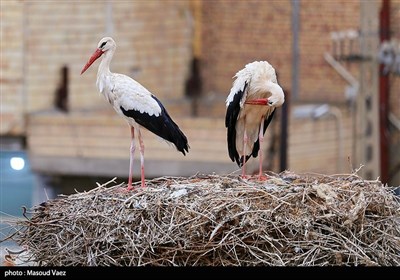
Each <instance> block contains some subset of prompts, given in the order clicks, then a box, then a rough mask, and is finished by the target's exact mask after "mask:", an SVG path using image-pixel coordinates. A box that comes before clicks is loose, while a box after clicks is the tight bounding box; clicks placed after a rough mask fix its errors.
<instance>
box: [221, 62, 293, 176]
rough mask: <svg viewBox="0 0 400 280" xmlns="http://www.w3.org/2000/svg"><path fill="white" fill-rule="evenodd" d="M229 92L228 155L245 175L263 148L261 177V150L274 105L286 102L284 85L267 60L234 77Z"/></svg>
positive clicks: (226, 118)
mask: <svg viewBox="0 0 400 280" xmlns="http://www.w3.org/2000/svg"><path fill="white" fill-rule="evenodd" d="M234 78H236V80H235V81H234V82H233V86H232V88H231V91H230V94H229V95H228V97H227V99H226V107H227V110H226V117H225V126H226V127H227V129H228V132H227V141H228V151H229V157H230V158H231V159H232V161H236V163H237V164H238V165H239V167H240V166H242V177H243V178H245V177H246V174H245V173H246V171H245V163H246V161H247V160H248V159H249V158H250V157H251V156H253V157H257V155H258V152H259V151H260V157H259V158H260V171H259V179H260V180H262V179H265V178H266V177H265V176H263V174H262V149H260V147H261V145H262V142H263V138H264V134H265V130H266V129H267V127H268V125H269V123H270V122H271V120H272V117H273V116H274V113H275V108H276V107H279V106H281V105H282V104H283V102H284V101H285V96H284V93H283V90H282V88H281V87H280V86H279V84H278V81H277V79H276V73H275V69H274V68H273V67H272V66H271V65H270V64H269V63H268V62H267V61H255V62H252V63H249V64H247V65H246V66H245V68H243V69H242V70H240V71H238V72H237V73H236V75H235V76H234Z"/></svg>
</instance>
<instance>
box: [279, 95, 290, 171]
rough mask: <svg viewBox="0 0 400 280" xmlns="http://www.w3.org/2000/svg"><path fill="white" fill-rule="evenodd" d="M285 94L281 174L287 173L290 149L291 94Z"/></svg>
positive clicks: (281, 142)
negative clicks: (288, 150)
mask: <svg viewBox="0 0 400 280" xmlns="http://www.w3.org/2000/svg"><path fill="white" fill-rule="evenodd" d="M284 92H285V103H283V105H282V119H281V139H280V145H279V150H280V151H279V155H280V161H279V172H282V171H285V170H286V169H288V168H287V147H288V126H289V105H290V92H289V91H287V90H284Z"/></svg>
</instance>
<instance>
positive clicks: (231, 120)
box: [225, 83, 247, 166]
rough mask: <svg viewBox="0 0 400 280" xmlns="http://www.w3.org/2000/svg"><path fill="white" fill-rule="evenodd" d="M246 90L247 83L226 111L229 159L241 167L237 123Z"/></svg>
mask: <svg viewBox="0 0 400 280" xmlns="http://www.w3.org/2000/svg"><path fill="white" fill-rule="evenodd" d="M246 88H247V83H245V85H244V87H243V90H241V91H239V92H237V93H236V94H235V96H234V97H233V100H232V101H231V103H229V105H228V108H227V109H226V116H225V127H227V128H228V132H227V142H228V152H229V157H230V158H231V160H232V161H236V163H237V164H238V165H239V166H241V160H240V157H239V154H238V152H237V150H236V121H237V119H238V116H239V112H240V101H241V99H242V97H243V94H244V93H245V92H246Z"/></svg>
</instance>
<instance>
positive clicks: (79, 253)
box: [12, 172, 400, 266]
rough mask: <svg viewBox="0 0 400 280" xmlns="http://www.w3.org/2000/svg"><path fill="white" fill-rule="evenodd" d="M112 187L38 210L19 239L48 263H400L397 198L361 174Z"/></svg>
mask: <svg viewBox="0 0 400 280" xmlns="http://www.w3.org/2000/svg"><path fill="white" fill-rule="evenodd" d="M113 182H114V181H110V182H108V183H107V184H108V185H110V183H113ZM107 184H105V185H102V186H100V185H99V186H98V187H97V188H95V189H92V190H90V191H87V192H81V193H76V194H73V195H68V196H64V195H62V196H60V197H58V198H56V199H53V200H49V201H47V202H45V203H42V204H41V205H38V206H36V207H34V208H33V209H31V211H32V212H31V217H30V218H29V219H26V220H23V221H20V222H18V226H19V227H20V228H19V230H18V232H17V233H16V234H15V235H13V236H12V239H13V240H15V241H16V242H17V243H18V244H19V245H21V246H24V247H26V248H27V250H28V252H29V256H30V259H29V261H34V262H36V263H37V264H38V265H42V266H71V265H72V266H76V265H83V266H96V265H99V266H109V265H112V266H114V265H118V266H119V265H120V266H138V265H157V266H193V265H199V266H200V265H201V266H204V265H207V266H219V265H223V266H239V265H241V266H254V265H273V266H277V265H278V266H284V265H285V266H294V265H296V266H310V265H318V266H325V265H351V266H354V265H383V266H391V265H400V219H399V209H400V203H399V201H398V198H397V197H396V196H395V195H394V194H393V192H392V190H390V189H389V188H388V187H386V186H383V185H382V183H381V182H379V181H367V180H363V179H362V178H360V177H359V176H357V175H356V174H349V175H341V176H339V175H336V176H322V175H317V174H314V175H302V176H299V175H295V174H293V173H289V172H283V173H281V174H273V175H271V176H270V178H269V180H267V181H261V182H260V181H258V180H257V179H251V180H242V179H241V178H240V177H239V176H236V175H235V176H233V175H228V176H219V175H196V176H194V177H191V178H175V177H163V178H157V179H154V180H151V181H148V182H147V187H146V188H141V187H140V186H139V185H137V187H136V188H135V189H134V190H133V191H125V190H124V189H123V188H122V187H123V185H122V184H120V185H115V186H111V187H108V186H107Z"/></svg>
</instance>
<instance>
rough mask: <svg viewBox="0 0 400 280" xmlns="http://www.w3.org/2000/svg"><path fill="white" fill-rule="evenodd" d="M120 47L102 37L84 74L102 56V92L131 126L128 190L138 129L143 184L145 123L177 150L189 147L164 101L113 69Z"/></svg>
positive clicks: (99, 77) (100, 69) (85, 67)
mask: <svg viewBox="0 0 400 280" xmlns="http://www.w3.org/2000/svg"><path fill="white" fill-rule="evenodd" d="M116 48H117V45H116V44H115V41H114V40H113V39H112V38H110V37H105V38H103V39H101V40H100V42H99V44H98V46H97V49H96V51H95V52H94V53H93V54H92V56H91V57H90V59H89V61H88V62H87V63H86V65H85V66H84V67H83V69H82V72H81V74H83V73H84V72H85V71H86V70H87V69H88V68H89V67H90V65H92V63H93V62H94V61H95V60H96V59H98V58H99V57H101V56H103V58H102V61H101V63H100V66H99V69H98V72H97V81H96V85H97V87H98V89H99V91H100V93H101V94H102V95H103V96H104V97H105V99H106V100H107V101H108V102H109V103H110V104H111V105H112V106H113V108H114V110H115V111H116V112H117V113H118V115H120V116H122V117H123V118H124V119H125V120H126V121H127V122H128V124H129V125H130V128H131V137H132V139H131V148H130V162H129V179H128V188H127V189H128V190H130V189H132V171H133V156H134V153H135V149H136V146H135V129H136V131H137V133H138V138H139V150H140V164H141V186H142V187H144V186H145V182H144V144H143V140H142V134H141V131H140V129H141V128H142V127H144V128H146V129H148V130H150V131H151V132H153V133H154V134H156V135H158V136H159V137H161V138H163V139H164V140H166V141H168V142H171V143H173V144H174V145H175V147H176V148H177V150H178V151H180V152H182V153H183V155H185V152H188V151H189V145H188V141H187V138H186V136H185V135H184V134H183V132H182V131H181V130H180V129H179V127H178V125H177V124H176V123H175V122H174V121H173V120H172V119H171V117H170V116H169V115H168V112H167V110H166V109H165V108H164V106H163V105H162V104H161V102H160V101H159V100H158V99H157V98H156V97H155V96H154V95H153V94H152V93H151V92H150V91H148V90H147V89H146V88H145V87H143V86H142V85H141V84H139V83H138V82H136V81H135V80H133V79H132V78H130V77H128V76H126V75H123V74H117V73H112V72H111V71H110V62H111V59H112V57H113V55H114V52H115V50H116Z"/></svg>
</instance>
